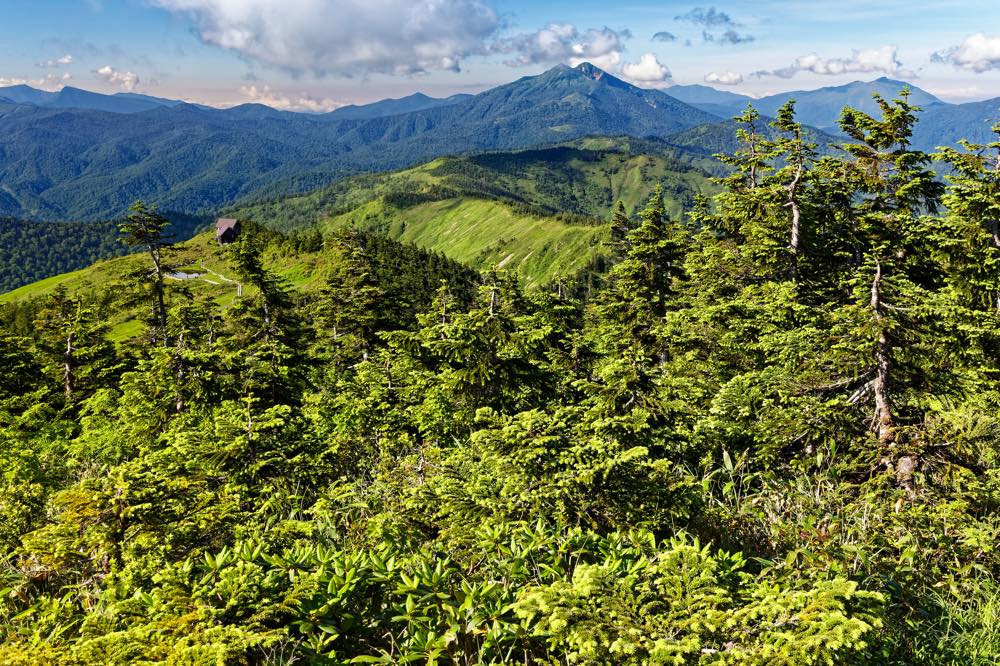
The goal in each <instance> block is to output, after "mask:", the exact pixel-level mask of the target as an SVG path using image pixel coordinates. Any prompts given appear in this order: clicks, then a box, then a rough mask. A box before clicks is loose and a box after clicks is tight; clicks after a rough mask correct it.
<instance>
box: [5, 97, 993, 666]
mask: <svg viewBox="0 0 1000 666" xmlns="http://www.w3.org/2000/svg"><path fill="white" fill-rule="evenodd" d="M878 103H879V105H880V108H881V109H882V112H883V113H882V117H881V118H874V117H871V116H867V115H865V114H862V113H860V112H857V111H853V110H846V111H845V113H844V116H843V130H844V132H845V134H846V135H847V136H848V137H849V139H848V141H849V143H848V144H847V145H845V146H844V148H843V150H842V151H841V152H840V153H837V154H831V155H825V156H823V157H819V156H817V155H815V154H814V153H813V150H812V147H811V146H810V145H809V144H808V143H806V142H805V141H804V140H803V138H802V137H803V134H802V131H801V127H800V126H799V125H798V124H797V123H796V121H795V117H794V105H792V104H789V105H787V106H786V107H784V108H783V109H782V110H781V112H780V113H779V114H778V118H777V119H776V120H775V121H773V122H774V127H772V128H771V130H769V131H768V132H763V131H761V130H760V128H759V127H758V125H759V124H760V123H761V122H762V121H761V119H760V118H759V116H757V114H756V113H755V112H754V111H753V110H752V109H750V110H748V111H747V112H746V113H745V114H743V115H742V116H741V117H740V118H739V119H738V122H739V123H740V124H741V126H742V129H741V131H740V134H739V138H740V140H741V142H742V147H741V149H740V150H739V151H738V152H736V153H735V154H734V155H731V156H728V157H727V158H726V159H727V161H728V163H729V164H730V165H731V166H732V168H733V172H732V173H731V174H730V175H728V176H726V177H725V178H723V179H721V181H720V186H721V187H722V188H723V191H722V193H721V194H719V195H718V196H716V197H714V198H713V199H712V200H707V199H702V200H699V201H698V202H696V204H695V205H694V206H693V208H692V209H691V211H689V212H690V215H689V216H688V219H687V220H684V221H679V220H677V219H675V218H674V217H672V216H670V215H669V214H668V213H667V211H666V209H665V204H664V200H663V195H662V192H661V191H660V190H656V191H654V193H653V195H652V196H651V197H650V198H649V199H648V201H647V202H646V203H645V204H644V205H643V206H640V207H638V212H637V213H636V214H635V215H634V216H633V215H630V214H629V212H628V209H627V208H626V207H625V206H620V207H616V209H615V211H614V213H613V216H612V229H613V233H611V234H609V237H608V243H609V247H608V248H607V249H606V252H607V255H608V256H609V257H611V259H612V261H613V265H612V266H611V268H610V270H609V271H608V272H607V274H606V275H604V276H603V278H602V280H601V282H600V288H599V289H598V288H597V282H595V283H594V284H593V285H592V286H593V287H594V291H593V292H592V293H589V294H588V293H586V290H573V289H570V288H567V285H566V284H565V282H564V281H563V280H561V279H555V280H553V281H552V283H551V284H549V285H531V286H530V287H529V286H525V285H524V284H523V283H522V282H519V281H518V279H517V278H516V273H515V272H514V271H509V270H505V269H504V267H502V266H501V267H494V268H492V269H490V270H487V271H485V272H483V273H482V274H479V275H476V274H474V273H472V272H471V271H469V270H468V269H467V268H464V267H462V266H461V265H459V264H456V263H454V262H450V261H448V260H445V259H443V258H442V257H440V256H439V255H434V254H430V253H427V252H424V251H421V250H418V249H416V248H414V247H412V246H402V245H399V244H397V243H395V242H394V241H390V240H388V239H386V238H385V237H381V236H377V235H373V234H370V233H363V232H359V231H348V232H341V233H338V234H336V235H332V236H328V237H326V238H323V237H322V236H320V235H318V234H308V235H300V236H296V237H286V236H283V235H281V234H279V233H277V232H274V231H268V230H266V229H264V228H258V227H256V226H255V225H253V224H248V225H246V227H245V231H244V234H243V235H242V237H241V238H240V240H239V241H238V242H237V243H234V244H232V245H230V246H228V247H226V248H225V249H218V250H217V254H216V255H213V261H217V262H218V263H217V264H213V265H215V266H216V269H217V271H218V272H216V273H213V274H211V275H212V276H213V278H212V279H214V280H217V281H223V275H222V274H223V273H225V276H227V277H225V279H224V281H227V282H226V284H225V285H222V284H217V285H215V286H217V287H219V288H220V290H221V289H224V291H211V290H199V289H195V288H187V287H184V286H183V285H181V286H180V287H177V286H175V285H171V284H166V288H165V290H164V291H163V292H162V294H163V296H164V298H163V309H162V310H161V309H160V306H159V303H160V300H159V297H158V293H157V291H156V290H155V289H154V290H153V291H152V294H153V295H154V296H156V298H154V299H150V298H149V295H150V290H149V289H148V287H150V282H149V280H147V281H146V282H145V283H144V284H145V285H146V287H147V289H145V290H140V291H139V292H138V295H139V296H144V297H145V298H139V299H138V300H133V299H131V298H130V293H128V290H125V291H124V292H123V293H122V294H115V297H114V298H112V297H111V296H109V295H108V294H106V293H104V292H101V291H99V290H96V289H94V290H92V293H91V292H90V291H88V290H86V289H80V288H78V289H77V290H76V291H71V290H69V289H56V290H54V291H52V292H50V293H49V294H48V295H47V296H45V297H44V299H43V300H42V301H40V302H35V301H30V300H29V301H26V302H21V303H17V304H15V305H12V306H9V307H8V309H7V310H6V311H5V312H4V316H3V317H2V318H0V321H3V322H4V330H3V331H2V333H0V465H2V466H0V663H11V664H43V663H59V664H98V663H99V664H122V665H124V664H135V663H145V664H289V663H317V664H350V663H354V664H364V663H383V664H397V663H399V664H401V663H429V664H473V663H477V664H479V663H482V664H501V663H525V664H528V663H530V664H552V665H553V666H554V665H556V664H595V665H596V664H678V665H695V664H697V665H705V666H708V665H755V664H759V665H760V666H765V665H767V666H770V665H774V664H785V665H788V666H792V665H799V664H828V665H831V666H832V665H834V664H838V665H839V664H858V665H860V664H882V665H885V666H888V665H900V666H901V665H903V664H926V665H932V664H956V665H957V664H975V665H979V664H982V665H984V666H985V665H986V664H990V663H992V661H993V660H995V655H996V654H997V653H998V651H1000V637H998V634H997V632H996V629H995V626H996V622H997V614H998V612H997V602H996V590H997V578H998V576H1000V553H998V552H997V547H996V544H997V543H998V542H1000V520H998V519H997V517H996V516H997V509H998V507H1000V447H998V442H1000V417H998V416H997V415H998V413H1000V393H998V391H997V389H996V381H997V379H998V375H1000V337H998V333H997V331H998V330H1000V312H998V309H997V304H996V303H997V302H996V298H997V293H998V292H1000V287H998V283H997V280H996V272H995V268H996V266H997V256H998V255H997V253H998V251H1000V245H998V244H997V243H995V242H994V241H995V240H996V239H995V238H994V236H995V226H996V220H995V213H996V208H995V206H994V201H993V198H991V197H993V195H994V194H995V193H996V182H995V181H996V172H995V168H994V167H993V166H992V165H993V162H992V161H991V160H992V157H991V153H989V152H988V151H992V150H995V149H996V146H995V145H994V146H989V147H979V146H968V149H969V152H968V153H966V152H962V153H959V152H954V151H948V152H945V153H944V157H946V158H947V160H948V161H949V162H950V163H951V164H953V165H954V167H955V168H954V171H953V172H952V174H951V177H950V185H947V187H946V186H945V185H944V184H942V183H941V182H940V181H938V180H936V179H935V178H934V177H933V174H932V173H931V171H930V170H929V159H930V158H929V157H928V156H927V155H926V154H924V153H921V152H918V151H914V150H912V149H911V147H910V146H909V142H908V138H909V136H910V133H911V130H912V125H913V122H914V115H913V112H914V109H913V107H912V106H910V105H909V103H908V101H907V98H906V97H905V95H904V96H902V97H901V99H900V100H897V101H894V102H889V101H886V100H881V99H879V100H878ZM945 188H946V189H945ZM178 251H180V250H178ZM296 258H297V259H298V260H299V261H302V262H309V263H310V267H309V269H308V270H306V269H302V270H301V271H299V272H296V271H295V270H293V269H289V267H288V265H289V262H294V261H295V260H296ZM143 259H146V258H145V257H143ZM138 260H139V258H138V257H132V258H126V259H122V260H119V261H120V263H114V262H112V263H109V264H105V265H103V266H101V267H100V269H101V271H104V272H106V271H108V270H111V269H112V268H113V267H115V266H119V267H126V266H128V267H132V266H138V265H139V263H137V262H138ZM142 265H144V266H145V267H146V268H145V270H147V271H148V270H149V267H148V259H147V260H146V261H144V262H143V264H142ZM202 265H204V261H202ZM126 272H128V271H125V270H124V269H123V273H126ZM102 274H103V273H102ZM147 275H148V273H147ZM123 277H124V276H123ZM73 284H77V285H78V284H84V283H73ZM117 284H119V283H113V284H111V285H109V289H111V290H115V289H118V287H117V286H116V285H117ZM578 291H584V293H585V294H586V295H587V298H585V299H580V298H578V293H577V292H578ZM223 294H224V296H223ZM129 308H137V310H135V311H132V310H128V309H129ZM123 311H124V312H131V313H132V314H135V312H142V313H147V314H148V313H152V315H153V316H142V317H140V318H138V319H134V321H135V322H136V326H139V327H140V328H141V327H145V328H144V329H143V330H138V331H137V332H136V333H135V335H134V336H133V337H131V338H129V339H128V340H126V341H125V342H123V343H122V344H119V345H117V346H116V345H114V344H113V343H111V342H109V341H108V339H107V336H108V327H107V324H106V321H107V318H108V317H109V316H120V315H121V314H122V312H123ZM29 315H30V316H29ZM130 316H131V315H130ZM29 320H30V323H29ZM36 322H37V323H36ZM153 342H155V343H156V344H153Z"/></svg>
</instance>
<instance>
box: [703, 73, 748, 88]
mask: <svg viewBox="0 0 1000 666" xmlns="http://www.w3.org/2000/svg"><path fill="white" fill-rule="evenodd" d="M705 83H717V84H719V85H722V86H735V85H739V84H740V83H743V75H742V74H739V73H737V72H722V73H718V72H709V73H708V74H706V75H705Z"/></svg>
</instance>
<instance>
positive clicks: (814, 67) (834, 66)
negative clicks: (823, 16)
mask: <svg viewBox="0 0 1000 666" xmlns="http://www.w3.org/2000/svg"><path fill="white" fill-rule="evenodd" d="M799 72H812V73H813V74H821V75H824V76H837V75H840V74H853V73H870V72H882V73H883V74H888V75H889V76H905V77H909V78H915V77H916V74H915V73H914V72H912V71H910V70H908V69H906V68H904V67H903V63H901V62H900V61H899V56H898V50H897V48H896V47H895V46H882V47H879V48H877V49H867V50H864V51H854V52H853V53H852V54H851V57H850V58H821V57H820V56H819V55H817V54H815V53H810V54H809V55H804V56H799V57H798V58H796V59H795V62H794V63H792V64H791V65H790V66H788V67H782V68H780V69H775V70H771V71H759V72H754V74H755V75H757V76H767V75H772V76H780V77H781V78H783V79H790V78H792V77H793V76H795V75H796V74H798V73H799Z"/></svg>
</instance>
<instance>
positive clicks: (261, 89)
mask: <svg viewBox="0 0 1000 666" xmlns="http://www.w3.org/2000/svg"><path fill="white" fill-rule="evenodd" d="M240 91H241V92H242V93H243V94H244V95H245V96H246V97H247V98H248V99H250V101H252V102H256V103H258V104H266V105H267V106H270V107H273V108H275V109H281V110H282V111H304V112H307V113H326V112H327V111H333V110H334V109H336V108H338V107H341V106H344V103H343V102H337V101H335V100H332V99H329V98H324V99H319V98H317V97H313V96H311V95H305V94H302V95H287V94H285V93H281V92H278V91H276V90H273V89H272V88H271V86H268V85H263V86H257V85H250V86H243V87H242V88H240Z"/></svg>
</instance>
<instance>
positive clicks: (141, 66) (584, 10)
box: [0, 0, 1000, 111]
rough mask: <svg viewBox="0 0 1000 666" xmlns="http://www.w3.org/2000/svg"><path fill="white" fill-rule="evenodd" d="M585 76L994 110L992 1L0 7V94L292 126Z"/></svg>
mask: <svg viewBox="0 0 1000 666" xmlns="http://www.w3.org/2000/svg"><path fill="white" fill-rule="evenodd" d="M583 61H589V62H592V63H593V64H595V65H597V66H599V67H601V68H603V69H605V70H606V71H608V72H610V73H612V74H614V75H616V76H619V77H621V78H623V79H625V80H627V81H630V82H631V83H634V84H636V85H639V86H642V87H646V88H660V89H663V88H667V87H669V86H671V85H677V84H703V85H711V86H713V87H715V88H719V89H724V90H731V91H733V92H737V93H743V94H749V95H752V96H763V95H768V94H773V93H776V92H781V91H786V90H804V89H814V88H819V87H823V86H830V85H840V84H843V83H848V82H850V81H856V80H871V79H874V78H878V77H881V76H888V77H890V78H894V79H899V80H903V81H908V82H911V83H912V84H913V85H916V86H919V87H920V88H923V89H924V90H927V91H929V92H931V93H933V94H935V95H937V96H939V97H941V98H942V99H945V100H947V101H951V102H962V101H970V100H980V99H990V98H994V97H1000V2H997V1H996V0H987V1H984V0H941V1H939V0H905V1H903V0H882V1H877V0H866V1H858V0H839V1H837V2H824V1H821V0H812V1H807V0H762V1H755V2H729V3H720V4H704V3H703V4H699V3H697V2H694V3H692V2H674V1H660V2H648V1H643V0H618V2H617V3H609V2H607V1H606V0H603V1H600V2H590V1H588V0H576V1H574V2H569V1H566V0H554V1H551V2H539V1H538V0H0V86H7V85H14V84H18V83H27V84H28V85H32V86H34V87H37V88H43V89H47V90H56V89H59V88H60V87H61V86H65V85H71V86H76V87H79V88H85V89H88V90H96V91H99V92H106V93H111V92H121V91H126V92H127V91H131V92H141V93H144V94H149V95H155V96H159V97H168V98H172V99H184V100H188V101H195V102H200V103H204V104H212V105H216V106H231V105H235V104H242V103H247V102H259V103H263V104H269V105H271V106H275V107H277V108H283V109H289V110H295V111H328V110H331V109H334V108H336V107H338V106H342V105H345V104H351V103H354V104H357V103H367V102H372V101H375V100H378V99H383V98H387V97H402V96H405V95H408V94H411V93H413V92H418V91H419V92H423V93H426V94H428V95H432V96H435V97H444V96H448V95H452V94H455V93H459V92H479V91H481V90H484V89H486V88H490V87H493V86H495V85H499V84H502V83H506V82H508V81H512V80H514V79H516V78H519V77H521V76H527V75H534V74H538V73H540V72H542V71H544V70H546V69H548V68H550V67H552V66H554V65H556V64H559V63H565V64H569V65H576V64H578V63H580V62H583Z"/></svg>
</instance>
